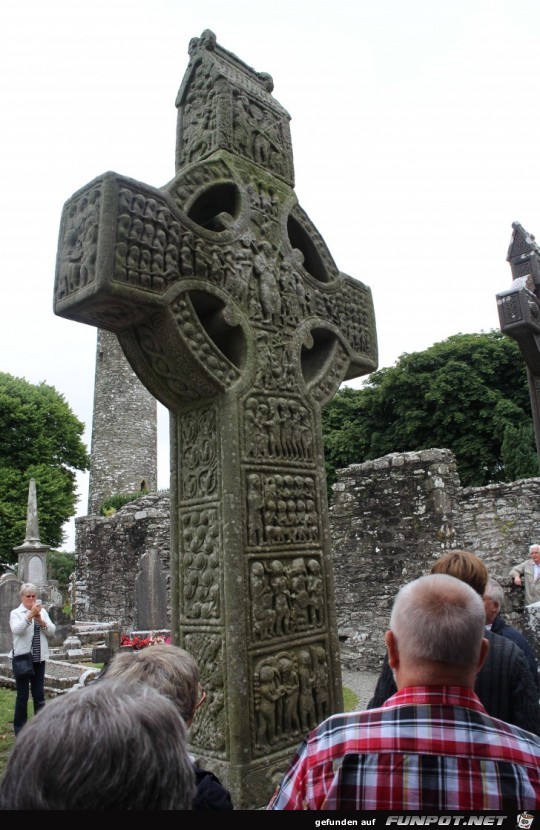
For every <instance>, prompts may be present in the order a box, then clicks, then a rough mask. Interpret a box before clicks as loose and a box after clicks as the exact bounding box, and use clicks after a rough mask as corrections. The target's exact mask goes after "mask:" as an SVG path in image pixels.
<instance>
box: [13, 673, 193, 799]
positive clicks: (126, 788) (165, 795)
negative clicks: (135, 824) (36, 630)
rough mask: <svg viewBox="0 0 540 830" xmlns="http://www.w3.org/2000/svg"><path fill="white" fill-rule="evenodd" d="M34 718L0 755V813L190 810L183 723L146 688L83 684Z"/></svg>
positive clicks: (141, 685)
mask: <svg viewBox="0 0 540 830" xmlns="http://www.w3.org/2000/svg"><path fill="white" fill-rule="evenodd" d="M39 715H40V716H39V718H32V720H30V721H28V723H27V724H26V726H25V727H24V734H25V737H24V739H23V740H20V741H19V740H17V741H16V742H15V744H14V746H13V750H12V752H11V755H10V757H9V758H8V761H7V764H6V768H5V770H4V775H3V777H2V780H1V781H0V810H88V809H92V808H93V807H95V806H96V805H98V807H99V809H100V810H191V809H192V804H193V798H194V796H195V776H194V772H193V763H192V761H191V759H190V756H189V753H188V746H187V735H186V727H185V724H184V721H183V720H182V718H181V717H180V713H179V712H178V709H177V707H176V706H175V705H174V703H172V701H170V700H168V699H167V698H166V697H164V696H163V695H161V694H160V693H159V692H158V691H157V690H156V689H153V688H152V687H151V686H149V685H148V684H147V683H126V682H125V680H120V679H119V680H116V681H113V680H108V681H105V680H104V681H103V682H102V683H90V685H88V686H84V687H83V688H82V689H78V690H77V691H76V692H73V694H67V695H62V696H61V697H56V698H54V699H53V700H51V701H49V702H48V703H47V705H46V706H45V708H44V709H43V710H42V711H41V712H40V713H39ZM36 749H37V751H36Z"/></svg>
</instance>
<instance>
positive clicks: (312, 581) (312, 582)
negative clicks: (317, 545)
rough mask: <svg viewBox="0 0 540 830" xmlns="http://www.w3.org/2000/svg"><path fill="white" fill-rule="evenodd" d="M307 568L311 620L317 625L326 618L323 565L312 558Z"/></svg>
mask: <svg viewBox="0 0 540 830" xmlns="http://www.w3.org/2000/svg"><path fill="white" fill-rule="evenodd" d="M307 569H308V578H307V588H308V594H309V614H308V617H309V622H310V624H311V625H315V626H317V625H322V624H323V620H324V583H323V580H322V576H321V565H320V563H319V562H318V560H317V559H310V560H309V561H308V563H307Z"/></svg>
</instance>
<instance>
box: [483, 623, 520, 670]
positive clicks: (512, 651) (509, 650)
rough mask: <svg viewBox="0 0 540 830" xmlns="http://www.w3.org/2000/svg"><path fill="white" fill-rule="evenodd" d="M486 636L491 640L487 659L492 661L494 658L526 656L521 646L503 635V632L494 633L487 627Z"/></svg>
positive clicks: (516, 658) (503, 658) (517, 658)
mask: <svg viewBox="0 0 540 830" xmlns="http://www.w3.org/2000/svg"><path fill="white" fill-rule="evenodd" d="M484 637H486V639H487V640H489V650H488V654H487V658H486V660H489V661H490V662H492V661H493V660H495V659H497V660H507V659H512V658H513V659H515V660H524V659H525V657H524V655H523V652H522V651H521V649H520V647H519V646H518V645H516V643H514V641H513V640H511V639H510V638H509V637H503V636H501V634H497V633H494V632H493V631H489V630H488V629H486V631H485V634H484Z"/></svg>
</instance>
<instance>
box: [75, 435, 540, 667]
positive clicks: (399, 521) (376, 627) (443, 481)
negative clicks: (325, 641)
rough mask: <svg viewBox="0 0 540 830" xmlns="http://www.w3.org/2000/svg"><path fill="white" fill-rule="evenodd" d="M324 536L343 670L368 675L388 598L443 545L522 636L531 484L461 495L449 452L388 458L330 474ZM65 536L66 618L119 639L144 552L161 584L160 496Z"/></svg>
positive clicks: (532, 536) (539, 497)
mask: <svg viewBox="0 0 540 830" xmlns="http://www.w3.org/2000/svg"><path fill="white" fill-rule="evenodd" d="M330 527H331V533H332V540H333V548H334V556H333V564H334V573H335V584H336V607H337V618H338V628H339V636H340V647H341V657H342V664H343V665H344V667H345V668H350V669H364V670H373V671H377V670H378V668H379V666H380V662H381V659H382V655H383V654H384V632H385V631H386V628H387V625H388V620H389V616H390V610H391V607H392V602H393V599H394V597H395V595H396V593H397V591H398V590H399V588H400V587H401V585H402V584H403V583H405V582H408V581H409V580H411V579H414V578H415V577H418V576H421V575H422V574H424V573H426V572H428V571H429V569H430V567H431V564H432V563H433V561H434V560H435V559H437V558H438V557H439V556H440V555H441V554H442V553H444V552H445V551H446V550H449V549H451V548H464V549H466V550H471V551H473V552H474V553H476V554H478V555H479V556H481V557H482V559H483V560H484V561H485V563H486V565H487V567H488V569H489V571H490V573H491V575H492V576H493V577H494V578H496V579H498V580H499V581H500V582H501V583H502V584H503V586H504V588H505V591H506V607H505V610H504V616H505V617H506V619H507V620H508V622H510V623H511V624H512V625H515V626H516V627H517V628H521V627H522V620H523V617H522V609H523V597H522V592H521V591H520V590H519V589H518V588H514V587H511V585H510V581H509V579H508V573H509V571H510V569H511V567H512V566H513V565H515V564H517V563H518V562H521V561H522V560H523V559H526V558H527V557H528V546H529V544H531V543H532V542H533V541H535V540H538V539H539V538H540V478H533V479H525V480H523V481H517V482H513V483H511V484H497V485H490V486H488V487H474V488H471V487H469V488H462V487H461V485H460V481H459V477H458V474H457V467H456V462H455V458H454V456H453V454H452V453H451V452H450V450H446V449H430V450H423V451H421V452H409V453H392V454H390V455H387V456H384V457H383V458H378V459H376V460H375V461H368V462H366V463H364V464H354V465H351V466H350V467H347V468H346V469H344V470H341V471H340V472H339V473H338V481H337V483H336V485H335V488H334V494H333V499H332V506H331V508H330ZM76 533H77V543H76V549H77V551H78V555H77V568H76V585H75V593H76V598H75V616H76V618H77V619H86V620H95V621H102V620H111V619H114V620H118V621H119V622H120V624H121V626H122V629H123V630H124V631H129V630H131V629H132V628H133V627H134V621H135V620H136V612H137V607H136V604H137V592H136V583H137V582H140V579H141V562H142V558H143V556H144V555H145V554H148V552H149V551H156V552H157V555H158V557H159V561H160V563H161V567H162V569H163V574H164V576H165V579H166V584H167V586H168V584H169V575H170V570H169V561H170V550H169V547H170V543H169V494H168V492H167V491H161V492H159V493H154V494H151V495H148V496H145V497H143V498H141V499H138V500H137V501H136V502H131V503H130V504H127V505H125V506H124V507H123V508H121V510H119V511H118V513H116V514H115V515H114V516H111V517H109V518H103V517H97V516H89V517H85V518H79V519H77V520H76ZM167 605H168V609H169V612H170V603H169V602H167Z"/></svg>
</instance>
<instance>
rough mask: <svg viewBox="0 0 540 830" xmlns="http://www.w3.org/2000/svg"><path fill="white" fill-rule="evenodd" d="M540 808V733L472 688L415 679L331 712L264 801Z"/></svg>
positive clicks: (352, 806)
mask: <svg viewBox="0 0 540 830" xmlns="http://www.w3.org/2000/svg"><path fill="white" fill-rule="evenodd" d="M535 808H536V809H538V808H540V738H538V737H537V736H536V735H533V734H532V732H526V731H525V730H524V729H519V728H518V727H517V726H512V725H510V724H508V723H505V722H504V721H500V720H497V718H492V717H491V716H490V715H488V714H487V712H486V710H485V709H484V707H483V706H482V704H481V703H480V701H479V699H478V697H477V696H476V694H475V693H474V692H473V691H472V689H466V688H463V687H459V686H447V687H435V686H414V687H409V688H405V689H402V690H401V691H398V692H397V693H396V694H395V695H392V697H390V698H389V699H388V700H387V701H386V703H385V704H384V706H382V707H381V708H379V709H370V710H368V711H365V712H352V713H348V714H341V715H333V716H332V717H330V718H328V719H327V720H325V721H324V722H323V723H321V724H320V725H319V726H318V727H316V728H315V729H314V730H313V731H312V732H311V733H310V734H309V735H308V737H307V738H306V739H305V740H304V741H303V742H302V743H301V744H300V746H299V747H298V749H297V751H296V753H295V755H294V757H293V760H292V762H291V766H290V768H289V770H288V772H287V773H286V774H285V776H284V778H283V780H282V782H281V784H280V785H279V787H278V788H277V790H276V792H275V793H274V795H273V797H272V799H271V801H270V803H269V805H268V807H267V809H268V810H414V811H420V810H422V811H425V810H439V811H440V810H452V811H455V810H503V809H505V810H506V809H515V810H531V809H535Z"/></svg>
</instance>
